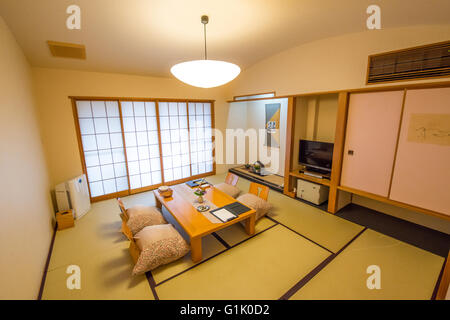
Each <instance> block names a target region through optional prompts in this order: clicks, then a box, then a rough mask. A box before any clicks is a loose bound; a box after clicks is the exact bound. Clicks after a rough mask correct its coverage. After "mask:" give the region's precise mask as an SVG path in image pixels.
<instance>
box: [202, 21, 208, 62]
mask: <svg viewBox="0 0 450 320" xmlns="http://www.w3.org/2000/svg"><path fill="white" fill-rule="evenodd" d="M203 35H204V39H205V60H208V51H207V50H206V23H204V24H203Z"/></svg>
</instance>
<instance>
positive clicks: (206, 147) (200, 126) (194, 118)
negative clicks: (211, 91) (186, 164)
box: [188, 103, 213, 175]
mask: <svg viewBox="0 0 450 320" xmlns="http://www.w3.org/2000/svg"><path fill="white" fill-rule="evenodd" d="M188 106H189V108H188V109H189V110H188V111H189V140H190V148H191V152H190V154H191V169H192V175H198V174H203V173H207V172H211V171H213V145H212V117H211V104H210V103H189V104H188Z"/></svg>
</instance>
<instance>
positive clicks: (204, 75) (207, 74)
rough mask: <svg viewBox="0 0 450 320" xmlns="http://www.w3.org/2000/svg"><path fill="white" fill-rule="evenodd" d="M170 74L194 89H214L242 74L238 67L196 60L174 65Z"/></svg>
mask: <svg viewBox="0 0 450 320" xmlns="http://www.w3.org/2000/svg"><path fill="white" fill-rule="evenodd" d="M170 72H172V74H173V75H174V76H175V77H176V78H177V79H178V80H180V81H183V82H184V83H187V84H189V85H191V86H194V87H200V88H213V87H218V86H221V85H223V84H225V83H227V82H230V81H231V80H233V79H234V78H236V77H237V76H238V75H239V73H240V72H241V68H239V67H238V66H237V65H235V64H233V63H229V62H225V61H217V60H194V61H187V62H182V63H179V64H176V65H174V66H173V67H172V68H171V69H170Z"/></svg>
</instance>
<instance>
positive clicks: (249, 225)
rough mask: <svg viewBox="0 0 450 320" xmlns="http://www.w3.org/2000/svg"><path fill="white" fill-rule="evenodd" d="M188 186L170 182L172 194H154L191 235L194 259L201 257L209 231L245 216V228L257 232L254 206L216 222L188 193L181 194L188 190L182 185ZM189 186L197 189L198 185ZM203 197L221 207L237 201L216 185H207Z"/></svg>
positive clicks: (227, 225)
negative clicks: (200, 209)
mask: <svg viewBox="0 0 450 320" xmlns="http://www.w3.org/2000/svg"><path fill="white" fill-rule="evenodd" d="M185 187H186V186H185V185H175V186H171V187H170V188H171V189H172V190H173V194H172V197H169V198H164V197H163V196H161V194H160V193H159V191H158V190H154V191H153V194H154V195H155V200H156V206H157V207H158V208H160V209H161V208H162V206H164V207H165V208H166V209H167V211H169V212H170V214H171V215H172V216H173V217H174V218H175V220H176V221H177V222H178V223H179V224H180V226H181V227H182V228H183V229H184V231H186V233H187V234H188V235H189V238H190V240H191V257H192V261H193V262H199V261H200V260H202V238H203V237H204V236H207V235H208V234H211V233H213V232H215V231H218V230H221V229H224V228H226V227H229V226H231V225H233V224H235V223H238V222H239V221H242V220H245V231H246V232H247V234H249V235H253V234H255V210H253V209H251V210H249V211H247V212H244V213H242V214H240V215H239V216H238V217H237V218H236V219H233V220H231V221H229V222H223V223H213V222H211V221H210V220H209V219H208V218H206V217H205V216H204V215H203V213H201V212H198V211H197V209H196V208H195V207H194V205H193V203H192V202H191V201H188V200H186V197H184V195H183V194H182V193H183V192H186V191H185V190H184V189H183V188H185ZM190 189H191V190H192V192H194V191H195V189H196V188H190ZM203 197H204V198H205V199H208V200H209V201H210V202H211V203H213V204H214V205H216V206H217V207H218V208H220V207H223V206H226V205H227V204H230V203H233V202H236V199H234V198H232V197H230V196H229V195H227V194H226V193H224V192H222V191H220V190H218V189H216V188H214V187H213V186H211V187H209V188H207V189H206V194H205V195H204V196H203Z"/></svg>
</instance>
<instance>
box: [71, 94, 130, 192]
mask: <svg viewBox="0 0 450 320" xmlns="http://www.w3.org/2000/svg"><path fill="white" fill-rule="evenodd" d="M76 106H77V114H78V122H79V128H80V134H81V142H82V147H83V153H84V162H85V165H86V173H87V178H88V181H89V189H90V192H91V197H92V198H95V197H100V196H104V195H107V194H114V193H117V192H120V191H125V190H128V179H127V170H126V163H125V153H124V148H123V140H122V128H121V124H120V112H119V104H118V102H117V101H77V103H76Z"/></svg>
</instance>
